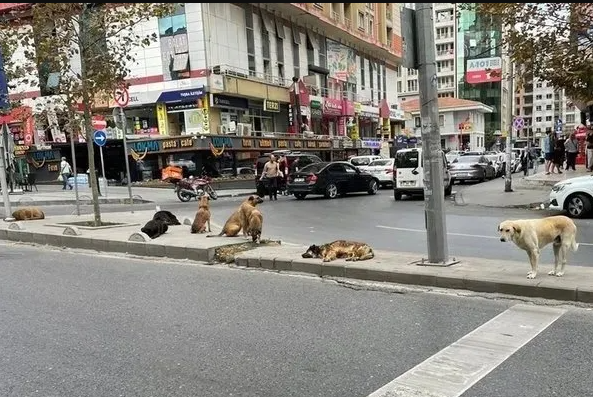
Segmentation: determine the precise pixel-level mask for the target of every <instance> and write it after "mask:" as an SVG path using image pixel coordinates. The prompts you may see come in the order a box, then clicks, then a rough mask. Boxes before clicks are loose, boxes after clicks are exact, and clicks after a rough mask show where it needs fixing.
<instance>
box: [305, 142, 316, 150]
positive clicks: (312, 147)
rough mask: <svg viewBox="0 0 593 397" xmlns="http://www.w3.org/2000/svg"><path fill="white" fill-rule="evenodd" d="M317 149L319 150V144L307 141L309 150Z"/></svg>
mask: <svg viewBox="0 0 593 397" xmlns="http://www.w3.org/2000/svg"><path fill="white" fill-rule="evenodd" d="M315 148H317V142H315V141H307V149H315Z"/></svg>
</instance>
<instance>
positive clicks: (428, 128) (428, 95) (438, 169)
mask: <svg viewBox="0 0 593 397" xmlns="http://www.w3.org/2000/svg"><path fill="white" fill-rule="evenodd" d="M433 16H434V13H433V3H416V21H417V37H418V44H417V48H418V65H419V68H418V82H419V87H420V103H421V105H422V107H421V109H420V117H421V120H422V159H423V163H424V208H425V209H424V211H425V219H426V237H427V242H428V262H430V263H435V264H437V263H446V262H448V261H449V252H448V250H449V249H448V246H447V225H446V217H445V186H444V183H443V179H444V170H443V157H442V156H443V151H442V149H441V135H440V130H439V107H438V95H437V70H436V54H435V44H434V21H433Z"/></svg>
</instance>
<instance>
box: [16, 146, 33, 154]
mask: <svg viewBox="0 0 593 397" xmlns="http://www.w3.org/2000/svg"><path fill="white" fill-rule="evenodd" d="M29 149H30V147H29V146H26V145H14V155H15V156H22V155H23V154H25V152H27V150H29Z"/></svg>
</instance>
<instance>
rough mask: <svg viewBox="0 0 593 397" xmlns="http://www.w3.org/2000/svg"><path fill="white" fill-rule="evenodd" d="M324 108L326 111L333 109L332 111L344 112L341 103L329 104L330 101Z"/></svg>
mask: <svg viewBox="0 0 593 397" xmlns="http://www.w3.org/2000/svg"><path fill="white" fill-rule="evenodd" d="M323 106H324V107H325V108H326V109H328V110H329V109H331V110H342V104H341V103H339V102H329V101H326V102H324V103H323Z"/></svg>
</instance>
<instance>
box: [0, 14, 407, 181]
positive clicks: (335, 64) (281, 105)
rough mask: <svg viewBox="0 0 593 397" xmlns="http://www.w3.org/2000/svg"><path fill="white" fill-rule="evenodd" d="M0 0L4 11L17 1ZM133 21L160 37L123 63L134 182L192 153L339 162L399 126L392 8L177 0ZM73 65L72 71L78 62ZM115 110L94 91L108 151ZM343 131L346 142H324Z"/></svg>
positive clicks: (28, 93) (32, 91)
mask: <svg viewBox="0 0 593 397" xmlns="http://www.w3.org/2000/svg"><path fill="white" fill-rule="evenodd" d="M2 4H4V5H5V8H4V9H5V10H7V9H10V8H11V6H10V4H17V3H2ZM18 4H21V3H18ZM22 4H25V3H22ZM1 9H2V8H0V10H1ZM136 28H137V30H138V32H139V33H141V34H143V35H144V34H151V33H154V34H155V35H157V37H158V40H157V41H156V42H153V43H152V44H151V45H149V46H148V47H146V48H143V49H138V51H137V56H136V60H135V62H134V63H133V64H130V65H129V66H130V69H131V73H130V79H129V80H128V81H127V83H128V84H129V88H128V89H127V91H128V93H129V103H128V105H127V106H126V109H125V112H126V117H127V133H128V134H133V135H134V138H136V139H134V142H132V143H130V151H131V152H132V153H135V154H139V155H141V160H142V161H141V163H139V164H137V165H138V167H136V168H137V173H136V177H135V179H139V178H154V177H158V170H159V169H160V168H162V166H163V165H164V164H167V163H170V162H172V161H173V162H175V161H188V159H190V161H191V162H192V163H193V165H192V167H194V168H196V169H200V168H201V164H202V163H203V162H205V161H207V158H209V157H211V156H212V155H214V156H215V157H216V158H217V159H218V160H217V161H219V162H220V161H227V160H228V161H233V162H237V161H243V162H246V163H248V162H250V161H251V160H252V159H253V158H254V157H257V155H258V154H259V153H260V152H261V151H268V150H274V149H292V148H295V149H299V150H311V151H316V152H318V153H319V154H320V155H321V157H322V158H328V159H329V158H330V157H331V158H345V157H346V156H348V155H350V154H357V153H364V152H365V151H366V152H370V151H372V150H376V149H378V148H377V146H376V142H373V139H376V138H377V137H378V136H388V137H393V136H394V135H395V134H397V133H398V131H399V130H400V128H401V127H400V126H403V112H402V111H401V110H400V109H399V108H398V103H397V101H398V99H397V87H396V79H395V74H396V68H397V66H398V65H399V64H400V62H401V57H402V40H401V32H400V30H401V29H400V16H399V6H397V5H395V4H394V3H282V4H279V3H251V4H250V3H247V4H239V3H185V4H183V6H180V7H178V8H177V9H176V11H175V12H174V13H173V15H171V16H168V17H165V18H161V19H156V18H154V19H152V20H150V21H147V22H143V23H141V24H140V25H139V26H137V27H136ZM24 50H25V49H21V50H20V51H17V55H16V56H17V57H18V56H19V54H20V56H22V55H23V51H24ZM72 64H73V68H74V69H76V67H78V66H77V65H79V64H80V60H79V59H78V60H77V59H73V62H72ZM41 77H43V76H41ZM46 77H47V76H46ZM49 80H51V79H48V78H46V79H44V78H41V86H40V85H36V86H29V87H23V86H21V87H19V89H18V92H12V93H11V94H12V97H13V98H16V97H18V98H21V99H22V104H23V106H24V107H27V108H29V109H39V107H43V106H44V105H43V104H44V103H46V102H47V101H46V100H45V99H43V98H42V96H43V95H42V94H46V92H45V91H46V90H45V88H47V87H46V85H47V84H49ZM116 106H117V103H116V102H115V100H114V99H110V100H104V99H102V98H95V103H94V109H93V114H94V116H95V117H96V118H98V119H99V118H103V119H104V120H105V121H106V122H107V125H108V127H107V128H106V132H107V134H108V137H109V138H110V144H108V147H107V149H106V150H108V151H109V146H110V145H111V143H113V142H115V143H114V144H113V145H111V146H117V142H118V139H119V138H121V137H122V135H123V131H119V130H118V129H117V128H116V127H115V126H114V124H113V123H112V116H111V113H112V109H113V108H114V107H116ZM32 113H35V112H29V115H30V117H28V118H29V119H33V122H31V121H27V120H20V119H17V118H15V120H14V123H13V124H22V125H23V126H31V125H35V126H36V128H35V132H34V133H33V132H31V134H32V135H34V137H33V138H32V141H34V143H35V144H38V145H39V146H40V147H48V146H52V150H54V149H55V148H62V147H63V148H64V150H65V151H67V149H66V145H67V144H66V141H67V139H68V138H67V136H66V135H65V133H64V131H63V130H62V129H61V128H60V126H59V125H57V123H55V122H53V121H52V120H53V119H54V117H47V116H45V114H44V116H43V117H41V118H40V117H36V115H35V114H32ZM21 118H22V117H21ZM23 128H24V127H23ZM27 128H28V127H27ZM187 136H190V137H195V136H199V137H201V139H197V140H196V139H189V140H188V139H187ZM346 136H348V137H350V138H353V141H354V142H350V143H349V144H348V146H346V147H345V146H344V144H342V143H341V141H342V140H340V142H338V143H332V139H333V138H336V139H337V138H340V137H346ZM297 138H298V139H297ZM370 138H373V139H370ZM81 141H82V139H81ZM308 141H312V143H311V142H308ZM20 143H24V142H20ZM31 146H32V148H31V150H34V146H35V145H31ZM119 148H120V149H121V141H120V144H119ZM114 150H115V149H114ZM223 152H224V153H226V154H225V155H222V153H223ZM330 152H331V153H330ZM114 155H115V154H114ZM39 156H41V155H39ZM39 156H38V158H41V157H43V156H41V157H39ZM59 156H60V153H58V152H55V150H54V153H51V154H50V153H48V154H47V157H48V158H50V157H51V159H53V158H54V157H59ZM77 157H78V156H77ZM44 158H45V157H44ZM136 158H137V157H136ZM52 161H53V160H52ZM85 163H86V161H85V158H84V155H81V157H80V158H79V164H82V166H83V167H84V166H85ZM226 166H228V164H226Z"/></svg>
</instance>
